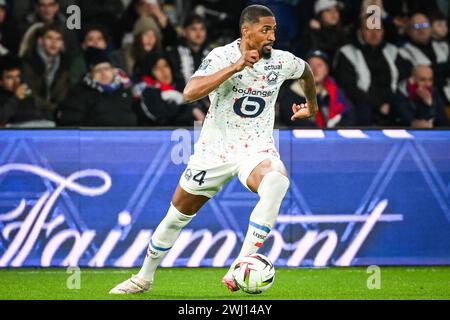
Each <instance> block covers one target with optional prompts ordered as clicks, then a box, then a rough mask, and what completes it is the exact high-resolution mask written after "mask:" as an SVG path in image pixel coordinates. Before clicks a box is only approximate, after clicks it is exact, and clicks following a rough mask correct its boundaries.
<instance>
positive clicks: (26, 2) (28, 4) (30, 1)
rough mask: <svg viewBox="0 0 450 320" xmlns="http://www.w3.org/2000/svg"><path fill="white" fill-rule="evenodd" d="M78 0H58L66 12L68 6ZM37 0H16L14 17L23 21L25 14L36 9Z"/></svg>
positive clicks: (13, 11)
mask: <svg viewBox="0 0 450 320" xmlns="http://www.w3.org/2000/svg"><path fill="white" fill-rule="evenodd" d="M11 2H12V1H11ZM77 2H78V0H58V4H59V6H60V7H61V10H62V12H66V9H67V7H68V6H70V5H72V4H77ZM34 4H35V0H20V1H14V5H13V8H12V9H13V10H12V14H13V18H14V20H15V21H22V20H24V19H25V16H26V15H27V14H29V13H30V12H32V11H33V10H34Z"/></svg>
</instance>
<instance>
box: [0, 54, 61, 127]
mask: <svg viewBox="0 0 450 320" xmlns="http://www.w3.org/2000/svg"><path fill="white" fill-rule="evenodd" d="M46 116H47V115H46V110H45V108H43V107H42V106H41V105H39V102H38V101H37V100H36V99H34V98H33V95H32V91H31V90H30V88H29V87H28V85H27V84H26V83H24V82H23V81H22V65H21V61H20V59H18V58H16V57H14V56H12V55H6V56H3V57H1V58H0V127H3V126H15V127H30V126H33V127H54V126H55V123H54V122H52V121H48V120H46Z"/></svg>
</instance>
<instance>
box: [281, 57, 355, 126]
mask: <svg viewBox="0 0 450 320" xmlns="http://www.w3.org/2000/svg"><path fill="white" fill-rule="evenodd" d="M306 60H307V62H308V64H309V65H310V67H311V70H312V71H313V74H314V79H315V81H316V89H317V103H318V106H319V111H318V113H317V115H316V116H315V117H314V118H309V119H307V120H297V121H295V122H293V121H291V117H292V109H291V106H292V104H293V103H296V104H300V103H306V98H305V94H304V93H303V91H302V89H301V86H300V83H299V81H298V80H295V81H293V82H292V83H290V85H289V87H288V90H286V91H285V92H283V94H280V99H279V102H280V120H281V123H282V124H284V125H286V126H289V127H291V126H294V127H297V126H306V127H320V128H334V127H337V126H348V125H351V119H350V104H349V102H348V101H347V99H346V98H345V97H344V94H343V92H342V90H341V89H339V88H338V86H337V84H336V82H335V81H334V79H333V78H332V77H331V76H330V75H329V71H330V68H329V58H328V57H327V55H326V53H324V52H322V51H320V50H314V51H311V52H309V53H308V54H307V56H306Z"/></svg>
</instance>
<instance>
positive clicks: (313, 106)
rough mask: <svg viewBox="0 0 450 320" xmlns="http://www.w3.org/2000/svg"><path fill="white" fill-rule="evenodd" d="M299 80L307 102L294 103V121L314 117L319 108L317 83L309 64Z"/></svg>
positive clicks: (292, 118)
mask: <svg viewBox="0 0 450 320" xmlns="http://www.w3.org/2000/svg"><path fill="white" fill-rule="evenodd" d="M299 81H300V86H301V87H302V89H303V92H304V93H305V96H306V103H301V104H299V105H298V104H295V103H294V104H293V105H292V112H293V113H294V114H293V115H292V117H291V120H292V121H295V120H297V119H305V118H309V117H313V116H315V115H316V113H317V111H318V109H319V108H318V106H317V96H316V83H315V81H314V75H313V73H312V71H311V68H310V66H309V64H307V63H305V71H303V75H302V76H301V78H300V79H299Z"/></svg>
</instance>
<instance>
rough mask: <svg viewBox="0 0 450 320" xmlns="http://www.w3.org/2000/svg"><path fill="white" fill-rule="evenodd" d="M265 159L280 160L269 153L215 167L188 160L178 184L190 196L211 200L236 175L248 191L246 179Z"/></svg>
mask: <svg viewBox="0 0 450 320" xmlns="http://www.w3.org/2000/svg"><path fill="white" fill-rule="evenodd" d="M266 159H274V160H276V161H281V160H280V158H278V157H275V156H274V155H272V154H270V153H256V154H255V155H251V156H246V157H244V158H242V159H241V160H240V161H236V162H228V163H223V164H215V165H207V164H205V163H200V162H198V161H192V160H190V161H189V163H188V165H187V167H186V169H185V170H184V172H183V174H182V175H181V178H180V182H179V183H180V186H181V188H183V190H185V191H186V192H188V193H190V194H194V195H200V196H206V197H208V198H212V197H213V196H214V195H215V194H216V193H217V192H219V191H220V190H221V189H222V188H223V186H224V185H225V184H227V182H228V181H230V180H231V179H232V178H233V177H234V176H236V175H237V176H238V178H239V181H241V183H242V185H243V186H244V187H246V188H247V189H248V190H250V188H249V187H248V186H247V179H248V177H249V176H250V174H251V172H252V171H253V169H255V168H256V166H257V165H258V164H260V163H261V162H263V161H264V160H266ZM250 191H251V190H250Z"/></svg>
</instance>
